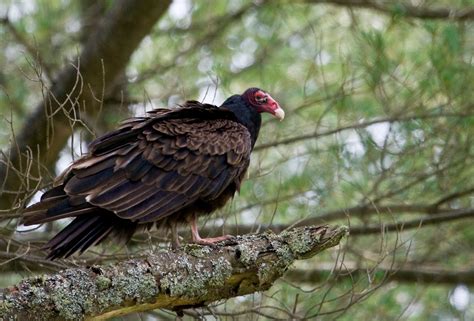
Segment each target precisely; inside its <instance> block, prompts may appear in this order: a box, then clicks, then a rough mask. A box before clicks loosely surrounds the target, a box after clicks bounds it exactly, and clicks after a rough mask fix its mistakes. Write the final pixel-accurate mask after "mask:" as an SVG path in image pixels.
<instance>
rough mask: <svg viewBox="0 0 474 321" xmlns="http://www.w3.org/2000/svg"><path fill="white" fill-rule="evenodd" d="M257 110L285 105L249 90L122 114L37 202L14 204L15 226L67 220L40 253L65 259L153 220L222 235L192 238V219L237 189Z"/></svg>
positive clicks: (280, 114)
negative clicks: (218, 101) (18, 214)
mask: <svg viewBox="0 0 474 321" xmlns="http://www.w3.org/2000/svg"><path fill="white" fill-rule="evenodd" d="M262 113H270V114H271V115H273V116H275V117H276V118H277V119H279V120H283V118H284V116H285V112H284V111H283V109H282V108H281V107H280V105H279V103H278V102H277V101H276V100H275V99H274V98H273V97H272V96H271V95H270V94H269V93H268V92H266V91H265V90H262V89H260V88H256V87H252V88H249V89H247V90H245V91H244V92H243V93H242V94H240V95H239V94H236V95H232V96H230V97H229V98H227V99H226V100H225V101H224V103H222V105H221V106H219V107H218V106H215V105H211V104H206V103H201V102H198V101H195V100H190V101H186V102H185V103H184V104H181V105H177V106H175V107H173V108H156V109H153V110H151V111H149V112H148V113H147V114H146V115H145V116H142V117H132V118H129V119H127V120H125V121H123V122H121V123H120V124H119V126H118V127H117V129H115V130H113V131H110V132H108V133H106V134H104V135H103V136H101V137H98V138H96V139H95V140H93V141H92V142H91V143H90V144H89V146H88V152H87V154H86V155H84V156H82V157H81V158H79V159H77V160H76V161H74V162H73V163H72V164H71V165H70V166H69V167H68V168H67V169H66V170H65V171H64V172H63V173H62V174H61V175H59V177H58V178H57V179H56V180H55V182H54V183H53V186H52V188H51V189H49V190H47V191H46V192H45V193H44V194H43V195H42V196H41V199H40V201H39V202H38V203H36V204H33V205H31V206H29V207H27V208H26V209H25V210H24V213H23V216H22V217H23V218H22V223H23V224H24V225H33V224H42V223H47V222H52V221H55V220H58V219H63V218H72V221H71V222H70V223H69V224H68V225H67V226H66V227H64V228H63V229H62V230H61V231H59V233H57V234H56V235H55V236H54V237H53V238H52V239H51V240H49V241H48V242H47V243H46V245H45V246H44V249H45V250H47V252H48V254H47V258H48V259H50V260H54V259H58V258H67V257H69V256H71V255H72V254H74V253H76V252H78V253H79V254H82V253H83V252H84V251H86V250H87V249H88V248H90V247H92V246H94V245H97V244H99V243H101V242H102V241H104V240H105V239H107V238H109V237H112V236H115V237H118V238H119V239H122V240H125V241H128V240H129V239H130V238H131V237H132V235H133V234H134V233H135V231H137V230H139V229H141V228H143V229H149V228H151V227H153V226H155V227H157V228H159V229H161V228H162V229H167V230H171V237H172V239H171V244H172V247H173V248H177V247H178V246H180V243H179V235H178V233H177V226H178V225H179V224H189V225H190V227H191V232H192V233H191V234H192V242H194V243H197V244H201V245H212V244H215V243H217V242H220V241H224V240H227V239H229V238H231V237H232V236H230V235H223V236H219V237H214V238H202V237H201V236H200V235H199V231H198V225H197V220H198V218H199V217H200V216H203V215H208V214H210V213H212V212H213V211H215V210H216V209H218V208H221V207H223V206H224V205H225V204H226V202H227V201H229V199H231V198H233V196H234V194H235V193H236V192H238V191H239V190H240V186H241V183H242V181H243V180H244V178H245V175H246V172H247V169H248V167H249V164H250V154H251V152H252V150H253V148H254V146H255V142H256V140H257V137H258V134H259V130H260V127H261V122H262V117H261V114H262Z"/></svg>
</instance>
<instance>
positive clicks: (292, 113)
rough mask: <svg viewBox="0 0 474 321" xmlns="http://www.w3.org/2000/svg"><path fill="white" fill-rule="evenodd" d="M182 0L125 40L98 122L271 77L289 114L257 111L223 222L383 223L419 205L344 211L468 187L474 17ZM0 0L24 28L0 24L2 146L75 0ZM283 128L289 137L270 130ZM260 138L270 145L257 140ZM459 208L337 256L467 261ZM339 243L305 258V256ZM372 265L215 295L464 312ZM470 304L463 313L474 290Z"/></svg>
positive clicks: (58, 65) (397, 261)
mask: <svg viewBox="0 0 474 321" xmlns="http://www.w3.org/2000/svg"><path fill="white" fill-rule="evenodd" d="M257 2H258V1H256V2H255V3H257ZM184 3H188V4H189V6H183V7H181V10H187V11H186V12H183V11H179V8H178V11H176V10H175V11H171V13H170V14H168V15H167V16H166V17H164V18H163V19H162V20H161V21H160V22H159V23H158V24H157V25H156V27H155V28H154V30H153V32H152V33H150V34H149V35H148V37H147V38H146V39H145V40H144V41H143V42H142V44H141V45H140V47H139V48H138V49H137V50H136V52H135V54H134V55H133V57H132V59H131V62H130V64H129V66H128V67H127V69H126V77H125V78H126V79H125V80H124V82H125V86H124V87H123V89H124V92H123V93H124V95H123V96H122V95H118V96H119V98H118V100H119V101H121V99H122V100H123V105H129V104H128V103H130V105H132V106H129V108H128V110H126V111H125V112H123V110H122V109H120V110H116V109H112V112H110V111H109V112H104V114H103V115H104V117H105V121H104V123H106V124H107V125H106V126H110V125H113V124H115V123H117V121H118V119H120V118H122V117H124V116H126V115H125V114H126V113H127V112H128V114H131V113H134V114H138V115H142V114H143V113H144V110H145V109H151V108H152V107H158V106H168V105H174V104H176V103H180V102H182V101H184V100H186V99H200V100H204V99H205V101H206V102H211V103H216V104H219V103H221V102H222V101H223V99H224V98H225V97H227V96H228V95H230V94H234V93H240V92H242V91H243V90H244V89H245V88H247V87H250V86H259V87H262V88H264V89H266V90H268V91H269V92H270V93H271V94H272V95H273V96H274V97H275V98H277V99H278V100H279V101H280V102H281V105H282V107H283V108H284V109H285V110H286V113H287V118H286V119H285V121H284V122H281V123H277V122H276V121H275V120H273V119H270V117H268V116H266V115H265V116H264V125H263V128H262V129H261V132H260V137H259V142H258V143H257V151H256V152H255V153H254V154H253V158H252V165H251V169H250V174H249V179H248V181H247V182H246V183H244V185H243V186H242V189H241V192H240V195H238V196H236V197H235V199H234V200H233V202H232V204H231V205H229V206H227V207H226V208H224V210H222V211H221V213H220V214H223V213H226V214H228V213H229V212H230V213H231V214H230V216H228V217H227V219H226V224H234V223H235V222H238V223H240V224H247V225H249V224H254V226H255V227H257V226H258V225H259V224H262V225H266V224H268V223H270V222H272V223H275V224H293V223H295V222H296V221H298V220H300V219H304V218H307V217H318V216H321V215H323V214H326V213H328V212H331V211H335V210H342V211H343V213H344V215H342V216H339V217H337V219H334V221H335V222H339V223H345V224H347V223H350V225H351V226H358V227H364V226H380V227H381V230H382V226H383V225H384V224H392V223H395V222H402V221H407V220H411V219H414V218H419V217H422V216H424V215H425V214H426V213H425V212H423V211H421V212H415V213H414V212H413V211H411V212H410V211H408V210H406V211H404V210H400V211H395V212H390V211H380V212H378V211H377V210H376V211H372V212H375V213H372V212H371V213H365V214H364V215H357V214H351V213H350V212H349V211H348V210H347V209H348V208H351V207H354V206H369V207H370V206H373V207H374V208H380V207H382V206H384V205H399V206H402V205H426V206H432V205H433V206H434V205H436V203H437V202H438V201H442V200H443V199H445V198H446V197H449V196H450V195H453V194H456V193H462V192H464V191H466V190H469V189H472V188H473V185H472V184H473V182H472V177H474V166H473V162H472V159H473V157H474V155H473V154H474V150H473V146H474V144H473V137H474V117H473V110H474V108H473V102H474V68H473V61H474V60H473V55H472V53H473V52H474V38H473V35H474V26H473V24H472V21H470V20H466V21H455V20H449V19H440V20H417V19H410V18H407V16H408V15H409V13H407V12H406V11H405V9H404V7H403V6H402V5H401V4H395V5H394V6H393V7H391V12H392V14H393V15H390V14H382V13H380V12H376V11H372V10H366V9H353V10H351V11H349V10H347V9H346V8H344V7H335V6H329V5H314V4H302V3H298V4H296V3H291V2H287V3H280V2H273V1H267V2H264V3H262V4H255V3H254V2H250V1H212V2H211V1H194V2H191V1H184ZM258 3H260V2H258ZM410 3H411V2H410ZM473 4H474V2H472V1H431V2H428V3H427V4H426V5H427V6H428V5H429V8H436V7H438V6H440V7H446V6H449V7H451V6H452V7H456V6H457V7H459V8H464V7H466V8H467V7H468V6H472V5H473ZM8 7H10V10H11V11H10V13H9V17H10V22H9V23H10V24H11V26H12V27H13V28H14V29H15V30H16V32H17V33H18V35H20V36H21V37H18V36H15V35H14V34H13V33H12V31H11V29H10V27H9V26H8V25H7V24H6V23H3V24H1V25H0V38H1V39H2V41H1V42H0V119H1V122H2V126H0V146H1V147H2V148H3V147H5V149H6V146H7V144H8V143H9V140H10V139H11V138H12V137H13V136H12V135H11V134H12V130H14V131H15V132H18V131H20V130H21V128H22V126H23V125H24V122H25V119H26V118H25V117H26V115H28V114H29V113H30V112H32V110H33V109H34V107H35V105H36V104H37V103H38V102H39V101H41V100H42V99H43V95H44V94H45V93H46V92H47V89H48V87H50V86H51V84H52V79H55V77H57V75H58V74H59V72H60V70H61V69H62V68H63V67H64V66H65V65H67V64H68V63H70V62H74V63H75V61H74V57H75V56H76V54H77V53H78V52H79V51H80V48H81V21H82V20H81V19H82V18H83V17H82V13H81V8H80V6H79V5H78V4H77V3H76V2H74V1H36V2H32V4H31V7H29V6H28V5H26V4H23V3H21V2H17V1H11V2H7V3H4V4H0V9H1V10H0V12H6V9H7V8H8ZM175 9H176V8H175ZM12 10H13V11H14V12H17V13H16V15H15V14H13V13H11V12H13V11H12ZM15 10H16V11H15ZM52 17H54V19H53V18H52ZM21 39H23V40H21ZM28 46H29V47H31V48H34V51H31V50H29V49H28ZM42 65H44V66H42ZM45 66H47V67H46V68H44V67H45ZM39 71H42V72H39ZM46 71H50V72H51V74H45V72H46ZM114 98H117V97H114ZM123 109H126V108H123ZM10 123H11V124H12V125H11V127H10ZM3 124H5V125H3ZM78 130H79V131H80V130H82V129H80V128H78ZM100 130H105V128H100ZM316 133H318V135H316ZM313 134H314V135H313ZM312 135H313V136H312ZM303 136H304V137H303ZM298 137H299V138H298ZM288 138H296V139H295V141H294V142H293V143H288V144H279V143H278V142H281V141H284V140H285V139H288ZM268 143H274V144H273V145H272V147H271V148H263V149H258V148H259V147H258V146H261V145H262V144H268ZM61 166H64V164H62V165H61ZM472 195H473V194H472V192H471V193H465V194H462V196H459V197H454V198H453V199H451V200H450V199H448V200H447V201H445V202H443V203H442V204H440V207H439V208H437V210H439V211H450V210H455V209H459V208H472V206H473V199H472ZM220 214H219V215H220ZM432 214H433V215H436V214H439V212H436V211H434V212H433V213H432ZM331 220H332V219H331ZM471 222H472V217H471V221H459V222H457V221H454V222H448V223H443V224H442V225H441V224H440V225H433V226H429V227H422V228H420V229H419V230H414V231H408V232H403V233H393V234H371V235H365V236H354V237H351V238H350V242H348V243H349V244H348V245H347V246H346V247H345V250H346V251H345V257H344V259H345V260H346V261H348V262H351V263H357V264H360V265H361V266H362V267H363V268H366V269H368V270H370V269H374V268H376V266H377V265H385V264H391V263H393V264H394V266H400V265H403V264H405V263H407V264H412V265H415V266H417V265H420V266H428V267H436V268H438V267H442V268H446V269H453V270H455V269H462V268H467V267H471V265H472V263H471V262H473V260H474V251H473V249H472V244H473V240H474V234H473V233H472V227H471V225H472V224H471ZM55 228H57V226H55ZM9 232H11V231H10V230H9ZM336 256H337V253H336V252H332V253H331V254H324V255H321V256H318V257H317V258H316V259H315V260H314V261H311V262H310V263H308V264H309V266H303V268H307V269H312V268H314V267H317V266H319V265H318V264H321V262H322V261H323V260H324V262H333V261H334V260H335V257H336ZM298 268H300V266H298ZM325 276H326V275H325ZM373 276H374V279H373V280H372V281H371V282H370V281H369V277H368V276H366V277H365V278H360V279H359V280H348V278H343V277H341V278H340V279H338V278H336V277H335V276H334V275H333V274H328V275H327V278H328V279H329V280H330V282H326V283H324V284H323V285H321V288H318V289H317V290H315V291H312V290H311V291H310V290H307V288H308V289H309V288H310V286H309V285H307V284H305V285H304V291H303V290H301V289H298V288H296V287H292V286H290V285H289V284H286V283H283V282H281V283H279V284H278V286H276V287H275V288H274V289H272V290H271V293H270V294H269V293H267V296H262V297H259V298H257V299H255V297H254V298H253V299H255V300H253V299H248V298H247V299H244V300H246V301H245V302H243V303H241V302H240V301H232V300H230V301H229V303H227V306H226V307H227V308H229V309H230V310H233V311H237V310H239V305H240V304H241V307H242V309H244V308H249V307H251V306H254V305H255V304H256V303H255V301H258V302H261V305H265V303H267V302H268V303H269V304H273V305H278V304H282V305H283V306H285V307H286V308H287V310H290V311H291V309H292V307H293V305H294V304H295V301H297V302H298V304H296V308H295V309H296V311H297V314H298V315H299V316H302V317H303V316H306V317H309V316H315V315H316V314H318V313H319V315H320V319H321V320H325V319H328V320H329V319H334V318H335V316H338V317H340V320H346V319H347V320H354V319H355V320H359V319H360V320H364V319H368V318H371V319H374V320H394V319H397V318H400V319H410V320H441V319H443V318H445V319H454V318H456V317H458V316H459V313H461V312H459V311H456V310H455V309H454V308H452V307H451V305H450V303H449V292H450V290H451V289H452V287H453V286H454V285H453V286H443V285H436V286H431V285H430V286H423V287H422V288H420V287H419V286H418V285H417V284H415V283H410V284H404V285H401V284H399V283H395V282H393V283H387V284H385V285H383V286H381V287H380V288H378V289H376V288H377V287H378V286H379V285H380V282H381V281H382V280H383V275H382V276H381V275H378V274H376V273H374V275H373ZM312 286H313V287H314V284H313V285H312ZM375 289H376V290H375ZM306 290H307V291H306ZM372 290H374V292H373V293H372ZM348 293H354V297H351V295H350V294H348ZM371 293H372V294H371ZM273 294H274V295H273ZM369 294H370V295H369ZM471 296H472V294H471ZM351 299H353V300H354V302H356V303H354V304H353V303H351ZM252 300H253V301H252ZM275 302H278V303H275ZM319 303H321V305H318V304H319ZM219 308H220V307H219ZM469 309H470V311H471V312H470V313H471V315H472V309H473V308H472V303H471V306H470V307H469ZM338 310H340V311H339V312H334V311H338ZM331 311H332V312H331ZM345 312H347V313H346V314H344V313H345ZM274 313H275V315H278V316H279V317H281V318H286V317H288V315H286V314H284V313H280V312H274ZM467 315H468V314H467ZM263 317H265V316H263ZM267 317H268V316H267Z"/></svg>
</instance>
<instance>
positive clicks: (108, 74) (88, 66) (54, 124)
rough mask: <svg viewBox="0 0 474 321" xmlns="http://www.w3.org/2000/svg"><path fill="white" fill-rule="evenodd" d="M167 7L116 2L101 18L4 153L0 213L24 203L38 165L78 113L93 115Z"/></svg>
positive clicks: (49, 158)
mask: <svg viewBox="0 0 474 321" xmlns="http://www.w3.org/2000/svg"><path fill="white" fill-rule="evenodd" d="M170 2H171V1H170V0H168V1H153V0H146V1H138V2H137V1H133V0H119V1H116V2H114V5H113V6H112V8H110V9H109V11H108V12H107V13H106V14H105V16H104V17H103V18H102V21H101V23H99V25H98V27H97V28H96V29H95V32H93V33H92V34H91V35H90V36H89V39H88V40H87V41H86V43H85V45H84V48H83V50H82V53H81V54H80V55H79V57H78V59H77V62H76V64H77V65H70V66H67V67H65V68H64V69H63V70H62V72H60V74H59V76H58V77H57V78H56V79H55V81H54V84H53V86H52V88H50V90H49V92H48V93H46V97H44V101H43V102H42V103H40V104H39V105H38V106H37V107H36V109H35V110H34V112H33V113H32V114H31V115H30V116H29V117H28V119H27V120H26V121H25V126H24V127H23V128H22V130H21V132H20V133H19V135H18V136H16V137H14V138H13V139H14V142H13V143H12V147H11V149H10V151H9V153H8V154H7V155H6V156H5V157H2V158H3V159H1V158H0V182H2V183H3V185H2V192H3V193H1V195H0V208H4V209H7V208H10V207H11V206H12V204H13V203H15V201H17V200H18V199H22V198H24V195H25V194H26V191H27V190H28V189H32V188H31V186H32V185H35V180H36V181H38V180H40V177H41V176H40V175H41V173H40V166H37V165H35V164H37V163H40V164H43V165H45V166H46V167H48V168H49V167H52V165H53V164H54V163H55V161H56V160H57V155H58V154H59V152H60V151H61V149H62V148H63V146H64V145H65V143H66V141H67V139H68V137H69V136H70V134H71V133H72V131H73V125H74V124H75V123H76V122H77V121H80V117H79V115H80V112H81V110H80V108H82V109H83V110H82V112H87V113H88V114H90V115H97V114H98V113H99V112H100V109H101V107H102V103H103V101H102V100H103V99H101V97H103V96H106V95H107V92H108V91H109V90H110V88H112V87H113V86H114V82H115V81H116V77H117V76H118V75H120V74H121V72H122V71H123V70H124V68H125V67H126V65H127V63H128V61H129V59H130V56H131V55H132V53H133V52H134V51H135V49H136V48H137V47H138V45H139V44H140V42H141V40H142V39H143V38H144V37H145V36H146V35H147V34H148V33H149V32H150V30H151V28H152V27H153V26H154V24H155V22H156V21H157V20H158V19H159V18H160V17H161V16H162V15H163V14H164V13H165V12H166V10H167V8H168V6H169V5H170Z"/></svg>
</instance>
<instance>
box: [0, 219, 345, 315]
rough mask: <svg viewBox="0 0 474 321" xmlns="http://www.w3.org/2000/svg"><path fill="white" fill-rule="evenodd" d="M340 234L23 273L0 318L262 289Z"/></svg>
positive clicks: (308, 232) (283, 237) (291, 233)
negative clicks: (28, 275)
mask: <svg viewBox="0 0 474 321" xmlns="http://www.w3.org/2000/svg"><path fill="white" fill-rule="evenodd" d="M346 234H347V228H346V227H330V226H326V225H325V226H311V227H301V228H294V229H291V230H288V231H284V232H282V233H280V234H278V235H277V234H274V233H272V232H265V233H261V234H255V235H245V236H238V237H235V238H233V239H232V240H228V241H225V242H221V243H220V244H218V245H216V246H212V247H209V246H200V245H194V244H188V245H185V246H183V247H182V248H180V249H177V250H170V251H164V252H158V253H152V254H150V255H148V256H147V257H146V258H145V259H132V260H128V261H124V262H121V263H118V264H115V265H112V266H92V267H87V268H74V269H67V270H64V271H61V272H59V273H57V274H54V275H46V276H39V277H35V278H30V279H26V280H24V281H22V282H20V283H19V284H18V285H16V286H12V287H10V288H6V289H3V291H2V292H1V293H0V319H2V320H4V319H6V320H10V319H11V320H82V319H87V320H105V319H108V318H110V317H113V316H119V315H125V314H128V313H132V312H139V311H147V310H152V309H158V308H166V309H172V310H182V309H185V308H189V307H196V306H203V305H206V304H209V303H211V302H214V301H216V300H222V299H227V298H231V297H235V296H240V295H245V294H249V293H253V292H256V291H263V290H266V289H268V288H270V286H271V285H272V284H273V283H274V282H275V280H276V279H278V278H279V277H280V276H282V275H283V273H284V272H285V271H286V270H287V269H288V267H289V266H290V265H291V264H292V263H293V261H294V260H297V259H305V258H309V257H311V256H313V255H315V254H317V253H319V252H320V251H322V250H324V249H327V248H329V247H333V246H335V245H337V244H338V243H339V241H340V240H341V238H342V237H343V236H344V235H346Z"/></svg>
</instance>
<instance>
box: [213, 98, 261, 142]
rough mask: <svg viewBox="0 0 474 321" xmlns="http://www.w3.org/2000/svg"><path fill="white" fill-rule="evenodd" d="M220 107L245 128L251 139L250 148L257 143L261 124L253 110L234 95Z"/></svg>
mask: <svg viewBox="0 0 474 321" xmlns="http://www.w3.org/2000/svg"><path fill="white" fill-rule="evenodd" d="M221 107H225V108H227V109H229V110H231V111H232V112H233V113H234V115H235V117H236V118H237V120H238V121H239V122H240V123H241V124H242V125H244V126H245V127H247V129H248V130H249V132H250V136H251V138H252V148H253V146H254V145H255V142H256V141H257V137H258V132H259V131H260V126H261V124H262V117H261V115H260V113H259V112H257V111H256V110H255V108H253V107H251V106H249V105H248V103H247V102H246V101H245V100H244V99H243V98H242V97H241V96H240V95H234V96H232V97H229V98H228V99H227V100H226V101H225V102H224V103H223V104H222V105H221Z"/></svg>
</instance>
